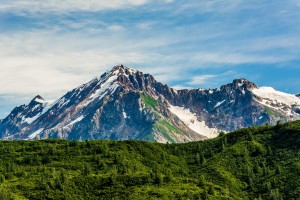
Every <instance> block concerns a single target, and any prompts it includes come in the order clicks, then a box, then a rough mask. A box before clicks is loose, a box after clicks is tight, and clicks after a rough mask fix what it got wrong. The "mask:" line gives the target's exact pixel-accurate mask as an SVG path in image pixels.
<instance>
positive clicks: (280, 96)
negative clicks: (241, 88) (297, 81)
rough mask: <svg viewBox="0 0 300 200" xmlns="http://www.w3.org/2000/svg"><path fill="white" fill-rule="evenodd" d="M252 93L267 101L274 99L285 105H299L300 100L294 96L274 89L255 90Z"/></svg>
mask: <svg viewBox="0 0 300 200" xmlns="http://www.w3.org/2000/svg"><path fill="white" fill-rule="evenodd" d="M252 93H254V94H255V95H257V96H259V97H262V98H265V99H273V100H275V101H277V102H280V103H284V104H286V105H299V106H300V99H299V98H298V97H296V96H295V95H292V94H287V93H284V92H279V91H276V90H275V89H274V88H272V87H260V88H258V89H253V90H252Z"/></svg>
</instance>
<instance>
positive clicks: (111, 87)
mask: <svg viewBox="0 0 300 200" xmlns="http://www.w3.org/2000/svg"><path fill="white" fill-rule="evenodd" d="M117 78H118V76H117V75H113V76H111V77H109V78H108V79H107V80H106V81H105V82H104V83H103V82H102V84H101V86H100V88H99V89H97V90H96V91H95V93H93V94H92V95H90V97H89V98H88V101H87V102H86V103H85V104H84V106H87V105H88V104H90V103H91V102H93V101H94V100H96V99H98V100H99V99H102V98H103V97H104V96H105V95H106V94H107V93H108V92H109V91H110V92H111V93H112V92H114V91H115V90H116V89H117V87H118V86H119V85H118V84H117V83H114V81H115V80H116V79H117Z"/></svg>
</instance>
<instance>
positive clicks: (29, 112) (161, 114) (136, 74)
mask: <svg viewBox="0 0 300 200" xmlns="http://www.w3.org/2000/svg"><path fill="white" fill-rule="evenodd" d="M265 93H267V94H268V95H269V96H271V97H272V98H271V97H270V98H268V97H269V96H266V95H265ZM293 101H295V102H294V103H295V104H294V103H293ZM299 110H300V99H299V98H298V97H296V96H292V95H289V94H285V93H282V92H278V91H275V90H271V89H270V88H262V89H261V88H260V87H258V86H256V85H255V84H254V83H252V82H250V81H249V80H247V79H243V78H240V79H235V80H233V82H232V83H229V84H226V85H223V86H221V87H220V88H215V89H191V90H188V89H183V90H176V89H174V88H171V87H169V86H168V85H166V84H162V83H160V82H158V81H156V80H155V78H154V77H153V76H152V75H150V74H144V73H143V72H140V71H138V70H134V69H131V68H129V67H125V66H123V65H118V66H115V67H113V68H112V70H109V71H107V72H105V73H104V74H102V75H101V76H97V77H96V78H94V79H92V80H91V81H90V82H88V83H85V84H82V85H80V86H79V87H77V88H75V89H73V90H71V91H69V92H67V93H66V94H65V95H64V96H63V97H61V98H59V99H58V100H57V101H54V102H48V101H45V100H44V99H43V98H42V97H41V96H39V95H38V96H36V97H35V98H34V99H33V100H32V101H31V102H30V103H29V105H23V106H21V107H16V108H15V109H14V110H13V111H12V112H11V113H10V115H8V117H6V118H5V119H3V120H2V121H0V136H1V138H2V139H9V140H10V139H42V138H60V139H71V140H74V139H75V140H85V139H113V140H128V139H133V140H146V141H158V142H163V143H165V142H189V141H197V140H204V139H207V138H212V137H216V136H217V135H218V133H219V132H220V131H232V130H236V129H239V128H243V127H248V126H253V125H261V124H265V123H270V124H275V123H276V121H278V120H281V121H291V120H295V119H299V118H300V112H299Z"/></svg>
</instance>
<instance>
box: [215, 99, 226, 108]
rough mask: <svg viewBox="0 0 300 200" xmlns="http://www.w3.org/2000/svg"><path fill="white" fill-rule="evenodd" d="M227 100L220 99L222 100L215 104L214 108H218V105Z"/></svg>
mask: <svg viewBox="0 0 300 200" xmlns="http://www.w3.org/2000/svg"><path fill="white" fill-rule="evenodd" d="M225 101H226V100H223V101H220V102H218V103H217V104H216V105H215V106H214V108H217V107H219V106H220V105H221V104H222V103H224V102H225Z"/></svg>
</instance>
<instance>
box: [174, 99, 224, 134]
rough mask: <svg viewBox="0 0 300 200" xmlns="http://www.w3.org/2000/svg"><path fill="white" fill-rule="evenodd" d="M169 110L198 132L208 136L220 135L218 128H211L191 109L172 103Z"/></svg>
mask: <svg viewBox="0 0 300 200" xmlns="http://www.w3.org/2000/svg"><path fill="white" fill-rule="evenodd" d="M169 110H170V111H171V112H172V113H173V114H174V115H176V116H177V117H178V118H179V119H180V120H182V121H183V122H184V123H185V124H186V125H187V126H188V127H189V128H190V129H192V130H193V131H195V132H196V133H198V134H200V135H204V136H206V137H208V138H214V137H217V136H218V132H219V131H218V129H216V128H209V127H208V126H206V124H205V122H204V121H198V119H197V115H196V114H195V113H192V112H191V111H190V110H189V109H186V108H184V107H179V106H173V105H171V104H170V105H169Z"/></svg>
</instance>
